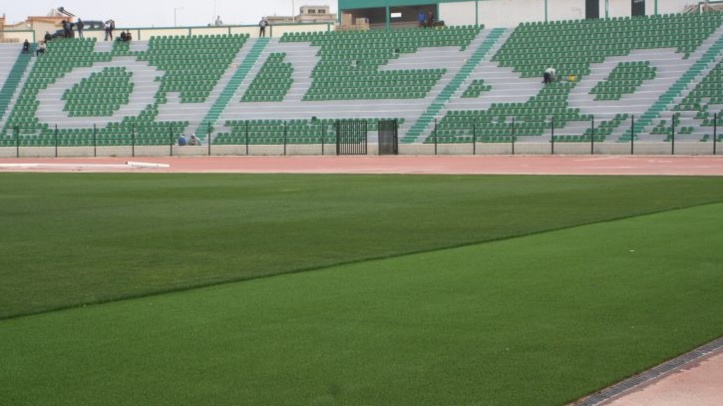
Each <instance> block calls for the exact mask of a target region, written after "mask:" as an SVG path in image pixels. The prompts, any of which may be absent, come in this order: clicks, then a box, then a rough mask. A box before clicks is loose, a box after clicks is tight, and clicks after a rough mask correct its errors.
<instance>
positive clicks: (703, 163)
mask: <svg viewBox="0 0 723 406" xmlns="http://www.w3.org/2000/svg"><path fill="white" fill-rule="evenodd" d="M127 161H135V162H144V163H154V164H165V165H169V167H168V168H133V167H126V166H125V163H126V162H127ZM21 164H22V166H18V165H21ZM28 165H37V166H36V167H28ZM9 171H13V172H18V171H20V172H28V171H33V172H37V171H42V172H120V171H123V172H128V171H130V172H182V173H311V174H313V173H318V174H321V173H324V174H333V173H339V174H387V173H396V174H458V175H681V176H723V156H670V157H664V156H479V155H478V156H382V157H379V156H364V157H356V156H348V157H338V156H326V157H324V156H292V157H278V156H275V157H260V156H251V157H144V158H13V159H0V172H9Z"/></svg>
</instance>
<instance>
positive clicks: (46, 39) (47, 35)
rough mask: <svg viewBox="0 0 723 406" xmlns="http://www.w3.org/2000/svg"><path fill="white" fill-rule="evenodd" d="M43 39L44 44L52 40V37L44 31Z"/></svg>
mask: <svg viewBox="0 0 723 406" xmlns="http://www.w3.org/2000/svg"><path fill="white" fill-rule="evenodd" d="M43 39H44V40H45V42H48V41H50V40H51V39H53V37H51V36H50V33H49V32H47V31H45V37H43Z"/></svg>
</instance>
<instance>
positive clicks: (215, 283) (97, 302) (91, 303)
mask: <svg viewBox="0 0 723 406" xmlns="http://www.w3.org/2000/svg"><path fill="white" fill-rule="evenodd" d="M715 204H723V201H715V202H707V203H700V204H695V205H691V206H684V207H674V208H670V209H663V210H659V211H651V212H647V213H640V214H634V215H630V216H623V217H616V218H611V219H604V220H598V221H591V222H589V223H580V224H574V225H570V226H563V227H557V228H550V229H546V230H539V231H533V232H531V233H523V234H518V235H513V236H508V237H500V238H493V239H488V240H482V241H474V242H467V243H463V244H458V245H450V246H445V247H439V248H433V249H429V250H420V251H409V252H405V253H402V254H399V255H389V256H380V257H370V258H364V259H360V260H355V261H348V262H339V263H336V264H331V265H324V266H321V267H309V268H299V269H293V270H290V271H288V272H282V273H277V274H273V275H261V276H253V277H246V278H243V277H242V278H235V279H233V278H232V279H224V280H218V281H213V282H210V283H204V284H200V285H191V286H181V287H176V288H171V289H159V290H156V291H153V292H145V293H139V294H131V295H123V296H117V297H110V298H107V299H101V300H95V301H89V302H85V303H78V304H72V305H68V306H60V307H55V308H50V309H45V310H39V311H34V312H33V311H31V312H26V313H20V314H14V315H8V316H0V322H2V321H5V320H12V319H19V318H22V317H30V316H37V315H41V314H46V313H54V312H60V311H64V310H71V309H78V308H84V307H88V306H96V305H103V304H108V303H115V302H122V301H126V300H134V299H143V298H146V297H152V296H159V295H166V294H172V293H181V292H187V291H190V290H195V289H204V288H212V287H214V286H219V285H226V284H231V283H241V282H249V281H256V280H263V279H268V278H275V277H279V276H283V275H293V274H297V273H303V272H313V271H322V270H325V269H329V268H334V267H338V266H347V265H354V264H361V263H364V262H373V261H383V260H387V259H394V258H402V257H406V256H409V255H419V254H426V253H434V252H440V251H445V250H452V249H457V248H464V247H471V246H475V245H482V244H489V243H495V242H501V241H508V240H514V239H517V238H525V237H532V236H536V235H543V234H546V233H554V232H558V231H565V230H573V229H575V228H578V227H588V226H593V225H597V224H606V223H612V222H616V221H624V220H632V219H635V218H639V217H646V216H653V215H657V214H663V213H672V212H676V211H681V210H688V209H694V208H698V207H705V206H710V205H715Z"/></svg>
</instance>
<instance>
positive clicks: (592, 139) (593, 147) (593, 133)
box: [590, 116, 595, 155]
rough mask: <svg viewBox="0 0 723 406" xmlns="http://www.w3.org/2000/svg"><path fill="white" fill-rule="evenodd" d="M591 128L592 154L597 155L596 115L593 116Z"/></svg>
mask: <svg viewBox="0 0 723 406" xmlns="http://www.w3.org/2000/svg"><path fill="white" fill-rule="evenodd" d="M590 128H591V130H592V132H591V133H590V155H595V116H592V118H591V126H590Z"/></svg>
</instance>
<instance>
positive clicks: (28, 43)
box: [23, 40, 30, 54]
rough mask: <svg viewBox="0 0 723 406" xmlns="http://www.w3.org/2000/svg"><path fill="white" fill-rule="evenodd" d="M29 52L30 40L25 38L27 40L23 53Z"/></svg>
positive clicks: (24, 43)
mask: <svg viewBox="0 0 723 406" xmlns="http://www.w3.org/2000/svg"><path fill="white" fill-rule="evenodd" d="M29 52H30V42H28V40H25V42H23V53H24V54H27V53H29Z"/></svg>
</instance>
